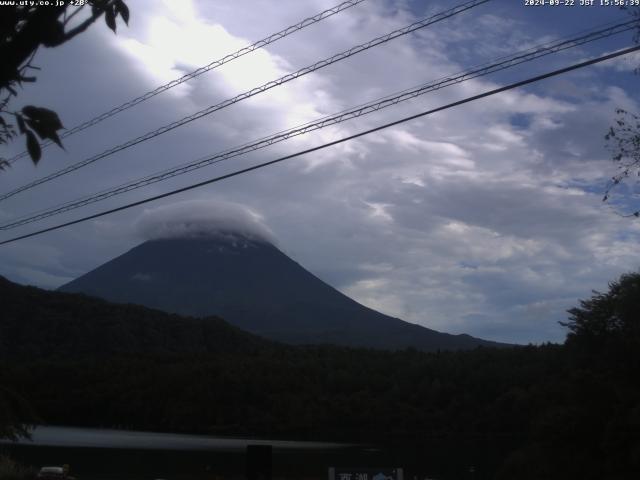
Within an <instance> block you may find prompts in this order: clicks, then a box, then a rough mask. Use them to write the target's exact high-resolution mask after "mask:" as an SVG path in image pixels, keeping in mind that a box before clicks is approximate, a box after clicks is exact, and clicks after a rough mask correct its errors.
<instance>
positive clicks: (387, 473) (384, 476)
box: [329, 467, 403, 480]
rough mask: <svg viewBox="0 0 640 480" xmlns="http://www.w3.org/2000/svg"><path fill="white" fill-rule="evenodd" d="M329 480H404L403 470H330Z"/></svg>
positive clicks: (331, 468) (335, 468) (333, 468)
mask: <svg viewBox="0 0 640 480" xmlns="http://www.w3.org/2000/svg"><path fill="white" fill-rule="evenodd" d="M329 480H403V476H402V469H401V468H339V467H330V468H329Z"/></svg>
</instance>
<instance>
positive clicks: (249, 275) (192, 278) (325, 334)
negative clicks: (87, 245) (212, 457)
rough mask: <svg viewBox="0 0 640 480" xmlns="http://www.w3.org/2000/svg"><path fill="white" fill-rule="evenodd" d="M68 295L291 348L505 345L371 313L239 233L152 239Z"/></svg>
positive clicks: (73, 284)
mask: <svg viewBox="0 0 640 480" xmlns="http://www.w3.org/2000/svg"><path fill="white" fill-rule="evenodd" d="M60 290H61V291H64V292H78V293H84V294H87V295H92V296H97V297H101V298H104V299H106V300H109V301H113V302H118V303H134V304H139V305H144V306H147V307H151V308H156V309H159V310H164V311H166V312H170V313H178V314H182V315H189V316H196V317H205V316H210V315H217V316H219V317H222V318H224V319H225V320H227V321H228V322H229V323H231V324H233V325H236V326H238V327H240V328H242V329H245V330H247V331H249V332H252V333H255V334H258V335H261V336H264V337H267V338H270V339H274V340H278V341H281V342H286V343H291V344H336V345H345V346H354V347H373V348H383V349H402V348H407V347H415V348H417V349H421V350H437V349H468V348H474V347H476V346H480V345H485V346H497V345H499V344H497V343H494V342H489V341H485V340H481V339H477V338H474V337H471V336H469V335H449V334H445V333H440V332H436V331H434V330H430V329H428V328H425V327H421V326H419V325H415V324H411V323H408V322H405V321H402V320H400V319H397V318H393V317H390V316H387V315H384V314H382V313H380V312H377V311H375V310H372V309H370V308H367V307H365V306H363V305H361V304H359V303H357V302H355V301H354V300H352V299H350V298H349V297H347V296H345V295H343V294H342V293H340V292H339V291H337V290H336V289H335V288H333V287H331V286H330V285H328V284H326V283H325V282H323V281H322V280H320V279H319V278H317V277H316V276H314V275H313V274H311V273H310V272H308V271H307V270H305V269H304V268H303V267H302V266H300V265H299V264H298V263H296V262H294V261H293V260H291V259H290V258H289V257H287V256H286V255H285V254H284V253H282V252H281V251H280V250H278V249H277V248H276V247H275V246H274V245H273V244H271V243H269V242H268V241H266V240H262V239H260V238H258V237H252V236H247V235H242V234H235V233H222V232H219V233H217V234H215V235H207V236H199V237H197V236H196V237H192V238H170V239H157V240H150V241H147V242H145V243H143V244H141V245H139V246H137V247H135V248H133V249H132V250H130V251H128V252H127V253H125V254H123V255H121V256H119V257H117V258H115V259H113V260H111V261H109V262H107V263H105V264H103V265H102V266H100V267H98V268H96V269H95V270H93V271H91V272H89V273H87V274H85V275H83V276H81V277H79V278H78V279H76V280H74V281H72V282H70V283H67V284H66V285H64V286H62V287H60Z"/></svg>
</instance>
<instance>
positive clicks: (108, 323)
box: [0, 277, 272, 360]
mask: <svg viewBox="0 0 640 480" xmlns="http://www.w3.org/2000/svg"><path fill="white" fill-rule="evenodd" d="M0 305H1V308H2V314H1V315H0V359H7V358H27V359H32V360H33V359H36V358H51V357H59V358H68V357H83V358H85V357H86V358H89V357H94V356H108V355H113V354H174V353H179V354H183V353H188V354H196V353H224V352H236V353H242V352H248V351H253V350H255V349H258V348H264V347H268V346H270V345H272V343H271V342H269V341H267V340H263V339H261V338H258V337H256V336H254V335H251V334H249V333H246V332H243V331H241V330H240V329H238V328H236V327H233V326H231V325H229V324H228V323H226V322H225V321H223V320H221V319H219V318H216V317H209V318H183V317H179V316H178V315H172V314H168V313H165V312H161V311H157V310H152V309H149V308H146V307H141V306H137V305H117V304H112V303H108V302H106V301H104V300H100V299H97V298H90V297H87V296H85V295H79V294H69V293H60V292H49V291H46V290H41V289H39V288H35V287H25V286H21V285H17V284H15V283H12V282H10V281H9V280H7V279H5V278H3V277H0Z"/></svg>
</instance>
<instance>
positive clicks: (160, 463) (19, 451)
mask: <svg viewBox="0 0 640 480" xmlns="http://www.w3.org/2000/svg"><path fill="white" fill-rule="evenodd" d="M372 443H373V442H372ZM247 445H271V446H272V447H273V476H274V479H287V480H293V479H296V480H320V479H322V480H325V479H326V478H327V469H328V468H329V467H332V466H333V467H368V468H378V467H380V468H387V467H403V468H404V470H405V479H407V480H413V479H414V477H416V478H418V479H420V480H423V479H424V478H427V477H428V478H435V479H438V480H452V479H473V480H481V479H484V478H490V475H491V473H492V471H493V468H494V466H493V465H492V463H494V462H492V461H491V459H495V458H497V456H498V455H499V453H496V449H495V448H493V447H491V446H489V445H487V444H486V442H484V443H483V442H471V443H469V444H464V442H455V443H453V444H449V443H447V444H445V443H443V442H433V441H430V442H411V443H406V442H403V443H401V444H395V445H394V444H391V445H389V444H387V445H386V446H384V447H383V446H375V445H373V444H372V445H348V444H339V443H329V442H301V441H283V440H269V439H246V438H220V437H208V436H200V435H181V434H170V433H155V432H135V431H124V430H108V429H92V428H71V427H38V428H37V429H36V430H35V431H34V433H33V436H32V441H22V442H21V443H19V444H9V443H6V442H4V443H3V444H0V449H4V450H8V451H9V453H10V454H11V455H12V456H13V457H15V458H17V459H18V460H19V461H21V462H22V463H25V464H29V465H33V466H35V467H40V466H43V465H62V464H65V463H67V464H69V465H71V468H72V474H74V475H75V476H76V477H77V478H78V480H134V479H136V480H154V479H158V478H162V479H167V480H220V479H230V480H236V479H242V478H244V472H245V462H246V458H245V450H246V447H247ZM471 465H473V466H474V473H473V474H471V473H469V466H471Z"/></svg>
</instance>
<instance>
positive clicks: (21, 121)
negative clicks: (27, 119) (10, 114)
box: [16, 113, 27, 134]
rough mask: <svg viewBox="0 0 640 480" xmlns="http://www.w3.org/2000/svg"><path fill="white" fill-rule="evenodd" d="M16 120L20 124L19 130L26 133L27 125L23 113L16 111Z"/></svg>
mask: <svg viewBox="0 0 640 480" xmlns="http://www.w3.org/2000/svg"><path fill="white" fill-rule="evenodd" d="M16 122H17V124H18V130H19V131H20V133H22V134H24V133H25V132H26V130H27V127H26V126H25V124H24V119H23V118H22V115H20V114H18V113H16Z"/></svg>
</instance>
